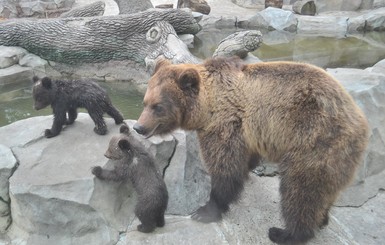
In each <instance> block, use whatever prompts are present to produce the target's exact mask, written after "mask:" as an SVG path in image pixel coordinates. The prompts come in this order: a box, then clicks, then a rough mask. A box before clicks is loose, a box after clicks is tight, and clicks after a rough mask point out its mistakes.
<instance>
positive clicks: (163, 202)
mask: <svg viewBox="0 0 385 245" xmlns="http://www.w3.org/2000/svg"><path fill="white" fill-rule="evenodd" d="M104 155H105V156H106V157H107V158H109V159H111V160H114V170H106V169H103V168H102V167H100V166H97V167H94V168H92V173H93V174H94V175H95V176H96V177H97V178H99V179H101V180H112V181H122V180H126V179H127V178H128V179H130V181H131V182H132V185H133V187H134V189H135V191H136V192H137V194H138V201H137V204H136V206H135V215H136V216H137V217H138V219H139V220H140V222H141V223H142V224H140V225H138V227H137V228H138V231H140V232H144V233H149V232H152V231H153V230H154V229H155V228H156V227H163V226H164V225H165V220H164V213H165V211H166V209H167V203H168V192H167V187H166V184H165V182H164V180H163V178H162V175H161V173H159V171H158V170H157V169H156V167H155V163H154V159H153V157H151V156H150V154H149V153H147V152H146V150H145V148H144V146H143V145H142V144H141V143H140V142H139V141H138V140H136V139H135V138H134V136H132V135H131V134H130V131H129V128H128V127H127V125H122V126H121V127H120V134H119V135H116V136H113V137H112V138H111V140H110V143H109V147H108V149H107V151H106V153H105V154H104Z"/></svg>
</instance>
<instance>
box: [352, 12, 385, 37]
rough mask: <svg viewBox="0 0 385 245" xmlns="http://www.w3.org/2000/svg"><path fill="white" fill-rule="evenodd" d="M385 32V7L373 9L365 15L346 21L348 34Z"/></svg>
mask: <svg viewBox="0 0 385 245" xmlns="http://www.w3.org/2000/svg"><path fill="white" fill-rule="evenodd" d="M384 30H385V7H383V8H379V9H375V10H373V11H370V12H368V13H366V14H363V15H359V16H356V17H353V18H350V19H349V21H348V32H349V33H354V32H364V31H384Z"/></svg>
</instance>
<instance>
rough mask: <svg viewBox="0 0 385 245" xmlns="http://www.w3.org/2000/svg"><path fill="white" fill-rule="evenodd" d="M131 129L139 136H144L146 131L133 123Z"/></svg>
mask: <svg viewBox="0 0 385 245" xmlns="http://www.w3.org/2000/svg"><path fill="white" fill-rule="evenodd" d="M133 129H134V130H135V131H136V132H137V133H138V134H141V135H145V134H146V131H147V130H146V128H145V127H143V126H142V125H140V124H139V123H135V124H134V127H133Z"/></svg>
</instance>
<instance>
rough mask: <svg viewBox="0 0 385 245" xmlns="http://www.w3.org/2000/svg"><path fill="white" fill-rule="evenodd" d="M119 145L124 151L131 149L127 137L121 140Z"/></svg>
mask: <svg viewBox="0 0 385 245" xmlns="http://www.w3.org/2000/svg"><path fill="white" fill-rule="evenodd" d="M118 146H119V148H120V149H122V150H123V151H129V150H130V142H128V140H126V139H121V140H119V142H118Z"/></svg>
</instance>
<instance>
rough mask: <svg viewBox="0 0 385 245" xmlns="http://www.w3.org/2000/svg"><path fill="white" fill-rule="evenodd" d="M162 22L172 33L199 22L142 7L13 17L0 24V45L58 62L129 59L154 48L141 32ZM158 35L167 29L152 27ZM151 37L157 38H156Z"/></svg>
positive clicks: (184, 15)
mask: <svg viewBox="0 0 385 245" xmlns="http://www.w3.org/2000/svg"><path fill="white" fill-rule="evenodd" d="M159 21H167V22H169V23H170V24H171V26H172V27H173V28H174V29H175V31H176V33H178V34H184V33H189V34H195V33H197V32H198V31H199V30H200V26H199V25H198V24H197V22H196V21H195V19H194V18H193V16H192V15H191V14H190V13H187V12H185V11H183V10H178V9H167V10H159V9H158V10H157V9H151V10H148V11H144V12H140V13H136V14H130V15H117V16H99V17H88V18H56V19H42V20H31V19H16V20H9V21H5V22H0V45H5V46H19V47H22V48H25V49H26V50H28V51H29V52H31V53H33V54H36V55H38V56H40V57H41V58H43V59H46V60H51V61H57V62H62V63H70V64H74V63H83V62H100V61H108V60H125V59H128V60H133V61H135V62H138V63H144V58H145V57H146V56H147V55H148V54H151V52H153V50H154V48H156V49H157V48H158V47H157V46H159V43H157V41H151V42H149V41H148V40H149V39H148V38H147V39H146V35H150V36H151V35H154V32H151V33H149V34H148V33H147V32H148V31H149V30H150V29H151V28H152V27H153V26H154V25H155V23H157V22H159ZM158 28H159V29H158V34H159V35H168V29H166V30H162V28H163V27H162V25H161V26H159V27H158ZM155 39H157V40H161V39H160V38H159V37H158V36H155Z"/></svg>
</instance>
